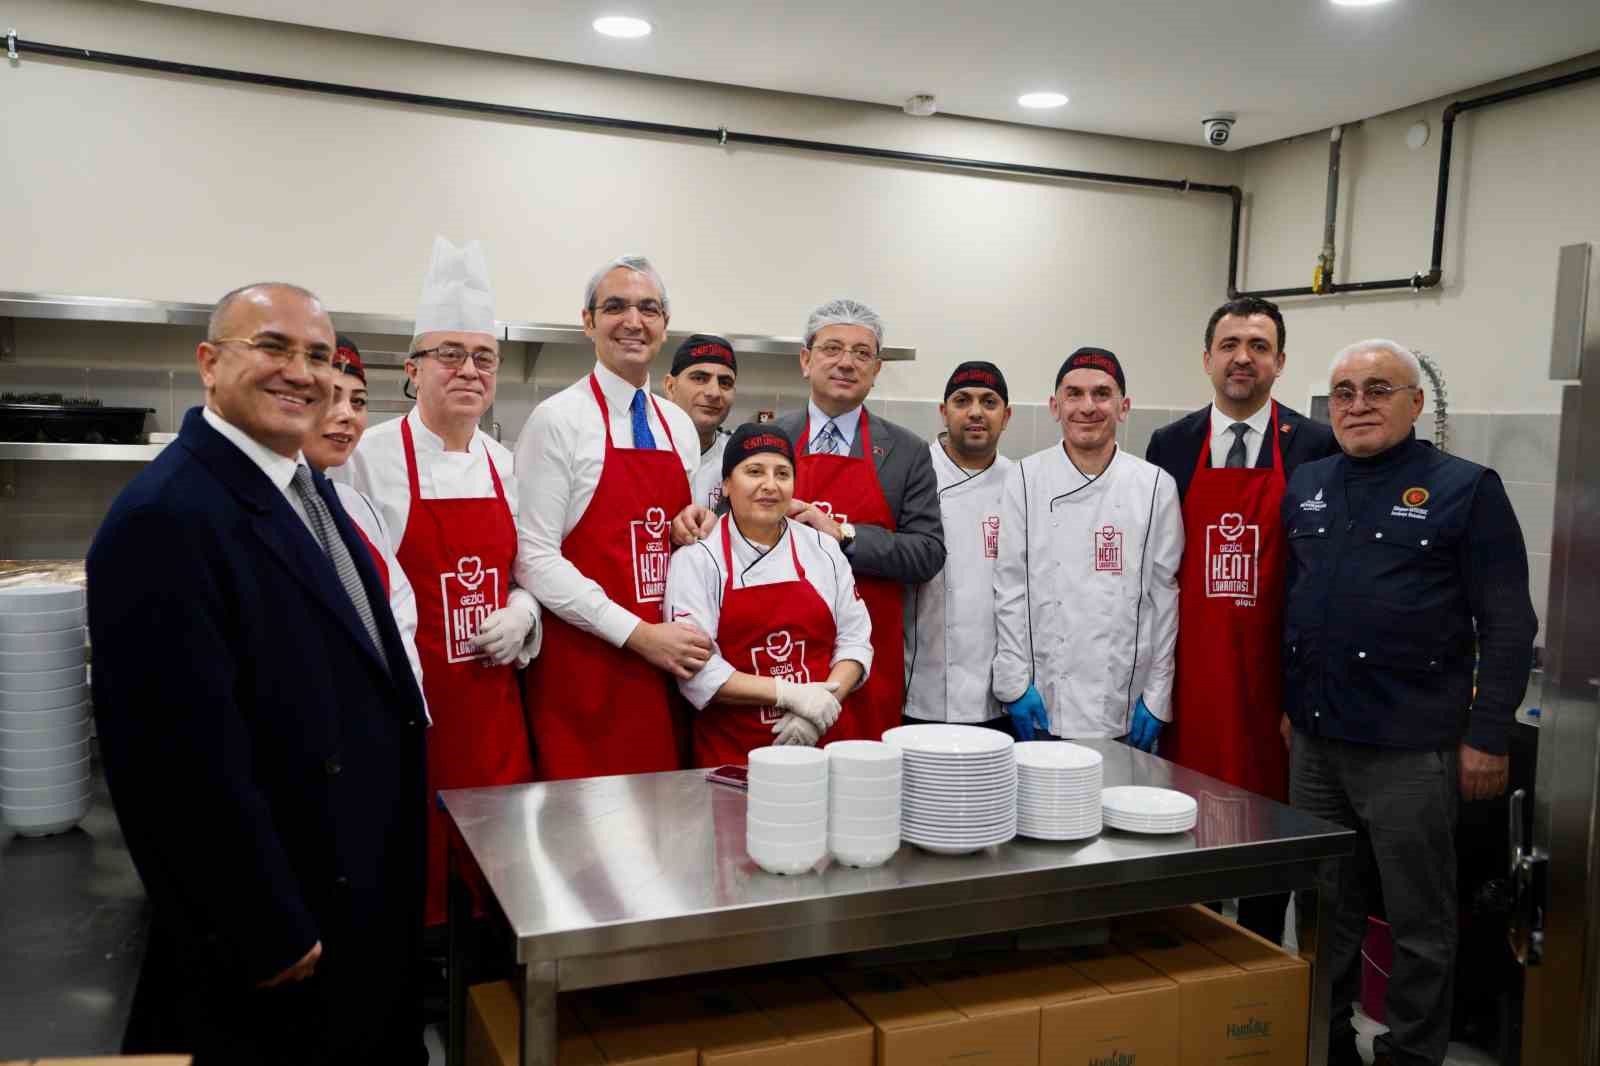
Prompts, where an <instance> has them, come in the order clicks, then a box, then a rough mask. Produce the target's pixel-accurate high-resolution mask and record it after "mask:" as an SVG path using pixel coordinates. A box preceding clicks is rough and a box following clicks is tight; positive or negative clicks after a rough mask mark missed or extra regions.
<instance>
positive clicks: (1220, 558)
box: [1145, 296, 1339, 943]
mask: <svg viewBox="0 0 1600 1066" xmlns="http://www.w3.org/2000/svg"><path fill="white" fill-rule="evenodd" d="M1284 360H1285V353H1284V326H1283V315H1282V314H1281V313H1280V312H1279V310H1278V307H1277V305H1276V304H1274V303H1272V302H1270V301H1268V300H1262V299H1260V298H1258V297H1253V296H1246V297H1240V298H1239V299H1236V300H1230V301H1228V302H1227V303H1225V304H1223V305H1222V306H1221V307H1219V308H1217V309H1216V311H1214V312H1213V313H1212V315H1211V318H1210V320H1209V321H1208V322H1207V323H1206V332H1205V348H1204V349H1203V351H1202V353H1201V360H1200V361H1201V366H1202V367H1203V368H1204V370H1205V372H1206V376H1207V377H1209V378H1210V379H1211V386H1212V393H1213V397H1212V402H1211V403H1209V404H1207V405H1206V406H1205V407H1202V408H1200V410H1198V411H1194V412H1192V413H1190V414H1188V415H1185V416H1184V417H1183V418H1180V419H1178V420H1177V421H1176V422H1173V423H1172V424H1171V425H1167V426H1163V427H1162V428H1161V429H1158V430H1156V431H1155V433H1154V434H1153V435H1152V436H1151V438H1150V445H1149V447H1148V448H1146V449H1145V458H1146V459H1148V460H1149V461H1150V462H1152V463H1154V464H1156V465H1157V466H1159V467H1161V468H1162V469H1163V470H1165V471H1166V472H1167V473H1169V474H1171V475H1172V477H1173V480H1174V481H1176V482H1177V485H1178V496H1179V498H1181V499H1182V500H1183V522H1184V542H1185V544H1187V545H1188V550H1187V551H1186V552H1185V553H1184V558H1183V564H1182V566H1180V567H1179V570H1178V587H1179V589H1180V590H1181V595H1180V596H1179V599H1178V604H1179V607H1178V658H1177V671H1178V673H1177V683H1176V694H1175V696H1174V699H1173V704H1174V706H1175V707H1176V708H1177V709H1178V715H1177V717H1176V720H1175V722H1174V724H1173V727H1172V728H1171V729H1170V730H1168V731H1167V733H1166V735H1165V737H1164V739H1163V740H1162V745H1161V754H1162V755H1163V756H1165V757H1166V758H1169V759H1171V760H1172V761H1174V762H1176V763H1181V764H1182V765H1184V766H1187V767H1189V768H1190V769H1193V770H1198V771H1200V772H1201V773H1203V774H1209V775H1211V776H1212V777H1217V778H1221V779H1222V780H1224V781H1226V782H1228V783H1229V784H1232V785H1238V786H1239V787H1240V788H1244V789H1248V790H1250V791H1251V792H1257V793H1260V794H1262V795H1266V796H1271V797H1272V798H1273V799H1275V800H1278V801H1279V802H1283V801H1285V800H1287V799H1288V790H1289V761H1288V752H1287V751H1286V750H1285V749H1284V747H1283V744H1282V742H1281V739H1280V735H1279V725H1280V722H1281V721H1282V707H1283V705H1282V701H1281V699H1280V695H1279V688H1280V683H1281V680H1282V676H1281V671H1280V669H1279V663H1278V643H1279V639H1280V636H1281V634H1282V629H1283V591H1284V586H1283V566H1284V558H1285V555H1286V553H1287V546H1286V544H1285V543H1284V536H1283V529H1282V527H1281V526H1280V525H1279V523H1278V508H1279V504H1280V503H1281V502H1282V500H1283V487H1284V484H1285V482H1286V480H1287V479H1288V478H1289V477H1290V476H1291V475H1292V474H1293V473H1294V471H1295V470H1296V469H1297V468H1298V467H1300V466H1301V465H1302V464H1304V463H1309V462H1314V461H1315V460H1317V459H1322V458H1325V457H1326V456H1329V455H1333V454H1336V453H1337V452H1338V450H1339V449H1338V445H1337V444H1335V443H1334V439H1333V431H1332V430H1331V429H1329V428H1328V427H1327V426H1325V425H1322V424H1321V423H1319V422H1313V421H1312V420H1310V419H1308V418H1306V417H1304V416H1303V415H1301V414H1300V413H1299V412H1297V411H1293V410H1290V409H1289V408H1288V407H1286V406H1285V405H1283V404H1281V403H1279V402H1277V401H1276V400H1274V399H1272V386H1273V385H1274V383H1276V382H1277V380H1278V376H1279V375H1280V374H1282V373H1283V367H1284ZM1288 903H1289V897H1288V895H1287V894H1286V893H1284V894H1274V895H1270V896H1261V897H1257V898H1254V899H1244V900H1241V901H1240V902H1239V924H1241V925H1243V926H1244V927H1245V928H1247V929H1250V930H1253V931H1254V932H1257V933H1260V934H1261V935H1262V936H1264V937H1266V938H1267V939H1269V940H1271V941H1273V942H1274V943H1276V942H1278V941H1280V940H1282V939H1283V921H1284V914H1285V911H1286V909H1287V907H1288Z"/></svg>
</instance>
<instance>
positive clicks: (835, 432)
mask: <svg viewBox="0 0 1600 1066" xmlns="http://www.w3.org/2000/svg"><path fill="white" fill-rule="evenodd" d="M813 451H816V452H820V453H821V454H823V455H842V454H844V434H843V433H840V432H839V426H838V424H837V423H836V422H834V420H833V419H831V418H830V419H828V424H827V425H825V426H823V427H822V432H821V433H818V434H817V446H816V448H814V449H813Z"/></svg>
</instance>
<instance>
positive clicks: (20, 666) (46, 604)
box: [0, 585, 92, 836]
mask: <svg viewBox="0 0 1600 1066" xmlns="http://www.w3.org/2000/svg"><path fill="white" fill-rule="evenodd" d="M85 645H86V641H85V631H84V593H83V589H81V588H79V587H77V586H76V585H23V586H18V587H15V588H3V589H0V818H3V820H4V821H5V824H6V825H8V826H10V827H11V828H13V829H15V830H16V831H17V832H18V833H21V834H22V835H23V836H48V835H49V834H51V833H60V832H64V831H66V830H68V829H71V828H72V827H73V826H75V825H77V824H78V822H79V821H81V820H82V819H83V816H84V815H85V814H87V813H88V812H89V805H90V802H91V798H92V789H91V782H90V773H89V669H88V665H87V661H88V656H87V654H86V651H87V649H86V646H85Z"/></svg>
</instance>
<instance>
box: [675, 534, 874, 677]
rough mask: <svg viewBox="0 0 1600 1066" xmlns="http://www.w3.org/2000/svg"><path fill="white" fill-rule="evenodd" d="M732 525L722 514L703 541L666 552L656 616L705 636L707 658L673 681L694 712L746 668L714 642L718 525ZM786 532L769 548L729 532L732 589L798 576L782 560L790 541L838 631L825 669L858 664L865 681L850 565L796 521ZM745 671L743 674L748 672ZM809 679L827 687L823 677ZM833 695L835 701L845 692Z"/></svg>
mask: <svg viewBox="0 0 1600 1066" xmlns="http://www.w3.org/2000/svg"><path fill="white" fill-rule="evenodd" d="M732 521H733V516H732V515H723V516H722V518H720V519H719V520H718V521H717V527H716V528H715V529H713V530H712V531H711V534H710V536H708V537H706V539H704V540H702V541H699V542H698V543H695V544H691V545H689V546H688V547H687V548H679V549H678V550H677V551H675V552H673V553H672V565H671V566H669V567H668V568H667V594H666V599H665V601H664V602H663V603H662V617H664V618H667V619H669V620H671V621H674V622H680V621H681V622H692V623H693V624H694V625H697V626H699V627H700V628H701V629H703V630H705V631H706V632H707V633H709V634H711V658H710V659H708V660H706V664H705V665H704V666H702V667H701V668H700V670H699V672H698V673H696V674H695V675H694V676H693V677H691V678H689V679H687V680H680V681H679V682H678V691H680V692H682V693H683V696H684V698H685V699H687V700H688V701H689V702H690V703H692V704H694V705H695V707H696V708H703V707H705V705H706V704H708V703H710V702H711V699H712V697H713V696H715V695H716V694H717V690H718V689H720V688H721V687H722V686H723V685H725V684H727V681H728V678H730V677H732V676H733V674H734V671H735V670H740V669H744V667H745V666H749V665H751V664H748V663H746V664H742V665H739V666H735V665H734V664H733V663H730V662H729V661H728V660H726V659H724V658H723V657H722V649H721V646H720V645H719V644H718V643H717V638H716V633H717V625H718V622H719V621H720V619H721V617H722V592H723V586H724V585H725V584H726V582H727V580H728V571H727V569H726V568H725V567H724V566H723V561H722V526H723V523H726V522H732ZM786 526H787V528H786V530H785V532H784V534H783V536H781V537H780V538H779V539H778V543H777V544H775V545H774V546H772V547H771V548H763V547H761V546H760V545H757V544H752V543H751V542H750V541H748V540H746V539H745V537H744V535H743V534H742V533H740V532H739V527H738V526H737V525H735V526H734V527H733V529H732V530H730V533H731V534H732V537H731V545H730V547H731V548H732V551H733V566H734V569H735V570H736V571H737V573H735V574H734V575H733V587H734V588H752V587H755V586H757V585H770V584H773V583H774V582H778V581H793V580H795V578H796V577H797V576H798V575H797V574H796V573H795V569H794V558H793V556H791V555H790V554H789V538H790V537H793V538H794V547H795V552H796V553H797V554H798V555H799V556H800V565H801V566H802V567H804V568H805V572H806V581H807V582H809V583H810V585H811V587H812V588H814V589H816V590H817V595H819V596H821V597H822V602H823V603H825V604H827V605H828V611H829V612H830V613H831V614H832V615H833V623H834V626H835V627H836V629H837V632H836V634H835V636H834V639H833V655H832V657H831V658H829V660H828V665H829V667H830V668H831V667H832V666H834V665H836V664H838V663H839V662H841V661H843V660H845V659H853V660H855V661H856V662H858V663H860V664H861V670H862V674H861V679H862V680H863V681H865V680H866V679H867V674H868V673H869V672H870V671H871V669H872V619H871V618H870V617H869V616H868V615H867V605H866V604H865V603H863V602H862V601H861V599H860V597H858V596H857V595H856V579H855V575H854V574H853V573H852V572H851V570H850V563H849V562H848V561H846V559H845V557H844V553H843V552H841V551H840V550H839V543H838V542H837V541H836V540H834V539H833V538H832V537H827V536H823V535H822V534H821V533H818V532H817V531H816V530H814V529H812V528H811V527H810V526H803V525H800V524H799V523H798V522H786ZM783 624H784V620H783V618H782V616H781V615H777V616H774V617H773V619H772V625H773V628H774V629H781V628H782V627H783ZM745 672H746V673H750V671H749V670H745ZM811 680H813V681H826V680H827V678H824V677H814V678H812V679H811ZM837 695H839V696H841V697H842V696H843V695H844V693H837Z"/></svg>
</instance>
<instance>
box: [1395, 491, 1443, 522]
mask: <svg viewBox="0 0 1600 1066" xmlns="http://www.w3.org/2000/svg"><path fill="white" fill-rule="evenodd" d="M1432 495H1433V494H1432V493H1430V492H1429V491H1428V490H1427V489H1425V488H1423V487H1422V486H1421V485H1417V486H1414V487H1412V488H1409V489H1406V491H1404V492H1402V493H1401V494H1400V503H1399V505H1398V506H1396V507H1392V508H1390V509H1389V517H1390V518H1421V519H1426V518H1427V517H1428V509H1427V508H1426V507H1424V506H1423V505H1424V504H1426V503H1427V502H1428V500H1429V499H1430V498H1431V497H1432Z"/></svg>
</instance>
